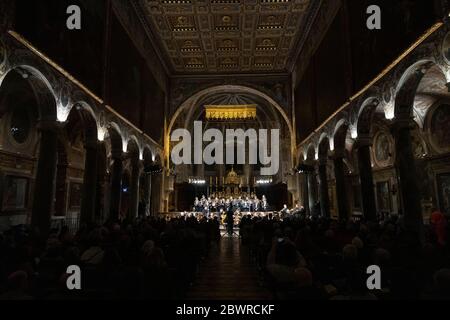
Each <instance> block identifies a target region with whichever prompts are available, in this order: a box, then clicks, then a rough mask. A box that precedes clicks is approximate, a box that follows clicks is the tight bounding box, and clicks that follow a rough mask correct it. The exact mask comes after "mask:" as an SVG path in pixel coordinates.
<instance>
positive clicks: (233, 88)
mask: <svg viewBox="0 0 450 320" xmlns="http://www.w3.org/2000/svg"><path fill="white" fill-rule="evenodd" d="M225 91H234V92H244V93H248V94H253V95H255V96H257V97H259V98H262V99H264V100H266V101H267V102H268V103H269V105H271V106H272V107H274V108H275V109H276V110H277V111H278V112H279V113H280V114H281V116H282V117H283V119H284V121H285V122H286V125H287V127H288V129H289V133H290V137H291V151H292V152H291V157H293V156H294V154H295V152H294V151H295V149H296V146H295V139H296V138H295V130H294V129H293V127H292V123H291V122H290V121H289V117H288V116H287V114H286V112H285V111H284V110H283V108H282V107H281V106H280V105H279V104H278V103H277V102H276V101H275V100H274V99H273V98H271V97H270V96H268V95H267V94H265V93H263V92H261V91H259V90H256V89H253V88H250V87H247V86H243V85H220V86H213V87H210V88H207V89H204V90H201V91H199V92H197V93H195V94H194V95H193V96H191V97H190V98H188V99H187V100H185V101H184V102H183V103H182V104H181V105H180V106H179V107H178V108H177V110H176V111H175V113H174V114H173V116H172V118H171V119H170V122H169V125H168V127H167V132H166V135H165V136H166V141H165V157H166V160H167V161H169V160H170V159H169V157H170V156H169V149H170V133H171V132H172V129H173V126H174V124H175V122H176V120H177V119H178V117H179V116H180V114H181V113H182V112H183V111H185V110H186V109H188V108H190V107H192V106H195V105H196V103H197V102H198V101H199V100H200V99H201V98H202V97H203V96H205V95H207V94H214V93H223V92H225ZM291 161H292V162H293V158H291Z"/></svg>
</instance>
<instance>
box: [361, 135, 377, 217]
mask: <svg viewBox="0 0 450 320" xmlns="http://www.w3.org/2000/svg"><path fill="white" fill-rule="evenodd" d="M371 144H372V139H371V138H370V137H362V138H359V139H358V141H357V142H356V148H357V149H358V168H359V178H360V182H361V196H362V207H363V212H364V217H365V219H366V220H368V221H376V220H377V212H376V204H375V189H374V183H373V174H372V160H371V157H370V147H371Z"/></svg>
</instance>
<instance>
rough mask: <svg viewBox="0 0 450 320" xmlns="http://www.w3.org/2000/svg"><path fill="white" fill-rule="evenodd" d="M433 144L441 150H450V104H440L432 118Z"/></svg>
mask: <svg viewBox="0 0 450 320" xmlns="http://www.w3.org/2000/svg"><path fill="white" fill-rule="evenodd" d="M431 133H432V139H433V144H434V145H435V147H436V148H437V149H438V150H439V151H447V150H450V105H449V104H443V105H441V106H439V107H438V108H437V109H436V111H435V112H434V114H433V117H432V119H431Z"/></svg>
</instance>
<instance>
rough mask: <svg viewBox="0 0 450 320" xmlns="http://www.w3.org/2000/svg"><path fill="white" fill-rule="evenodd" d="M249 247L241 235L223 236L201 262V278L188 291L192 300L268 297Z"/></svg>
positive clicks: (262, 298)
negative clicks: (242, 240) (242, 241)
mask: <svg viewBox="0 0 450 320" xmlns="http://www.w3.org/2000/svg"><path fill="white" fill-rule="evenodd" d="M269 298H271V295H270V293H269V291H268V290H267V289H266V288H264V287H263V284H262V281H261V277H260V274H259V273H258V270H257V268H256V265H255V261H254V260H253V259H252V256H251V255H250V252H249V248H248V247H245V246H243V245H242V243H241V241H240V239H239V238H238V237H222V239H221V241H220V242H219V243H214V245H212V247H211V250H210V253H209V255H208V256H207V258H205V260H204V261H202V263H201V264H200V266H199V271H198V276H197V279H196V280H194V282H193V285H192V287H191V288H190V290H189V291H188V293H187V299H188V300H266V299H269Z"/></svg>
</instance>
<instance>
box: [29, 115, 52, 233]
mask: <svg viewBox="0 0 450 320" xmlns="http://www.w3.org/2000/svg"><path fill="white" fill-rule="evenodd" d="M37 128H38V130H39V131H40V143H39V159H38V163H37V172H36V180H35V186H34V196H33V207H32V215H31V225H32V226H33V227H35V228H38V229H39V231H40V232H41V233H42V234H43V235H45V234H47V233H48V232H49V231H50V219H51V213H52V206H53V201H54V198H55V179H56V168H57V162H58V137H57V131H58V125H57V124H56V122H54V121H41V122H39V124H38V126H37Z"/></svg>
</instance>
